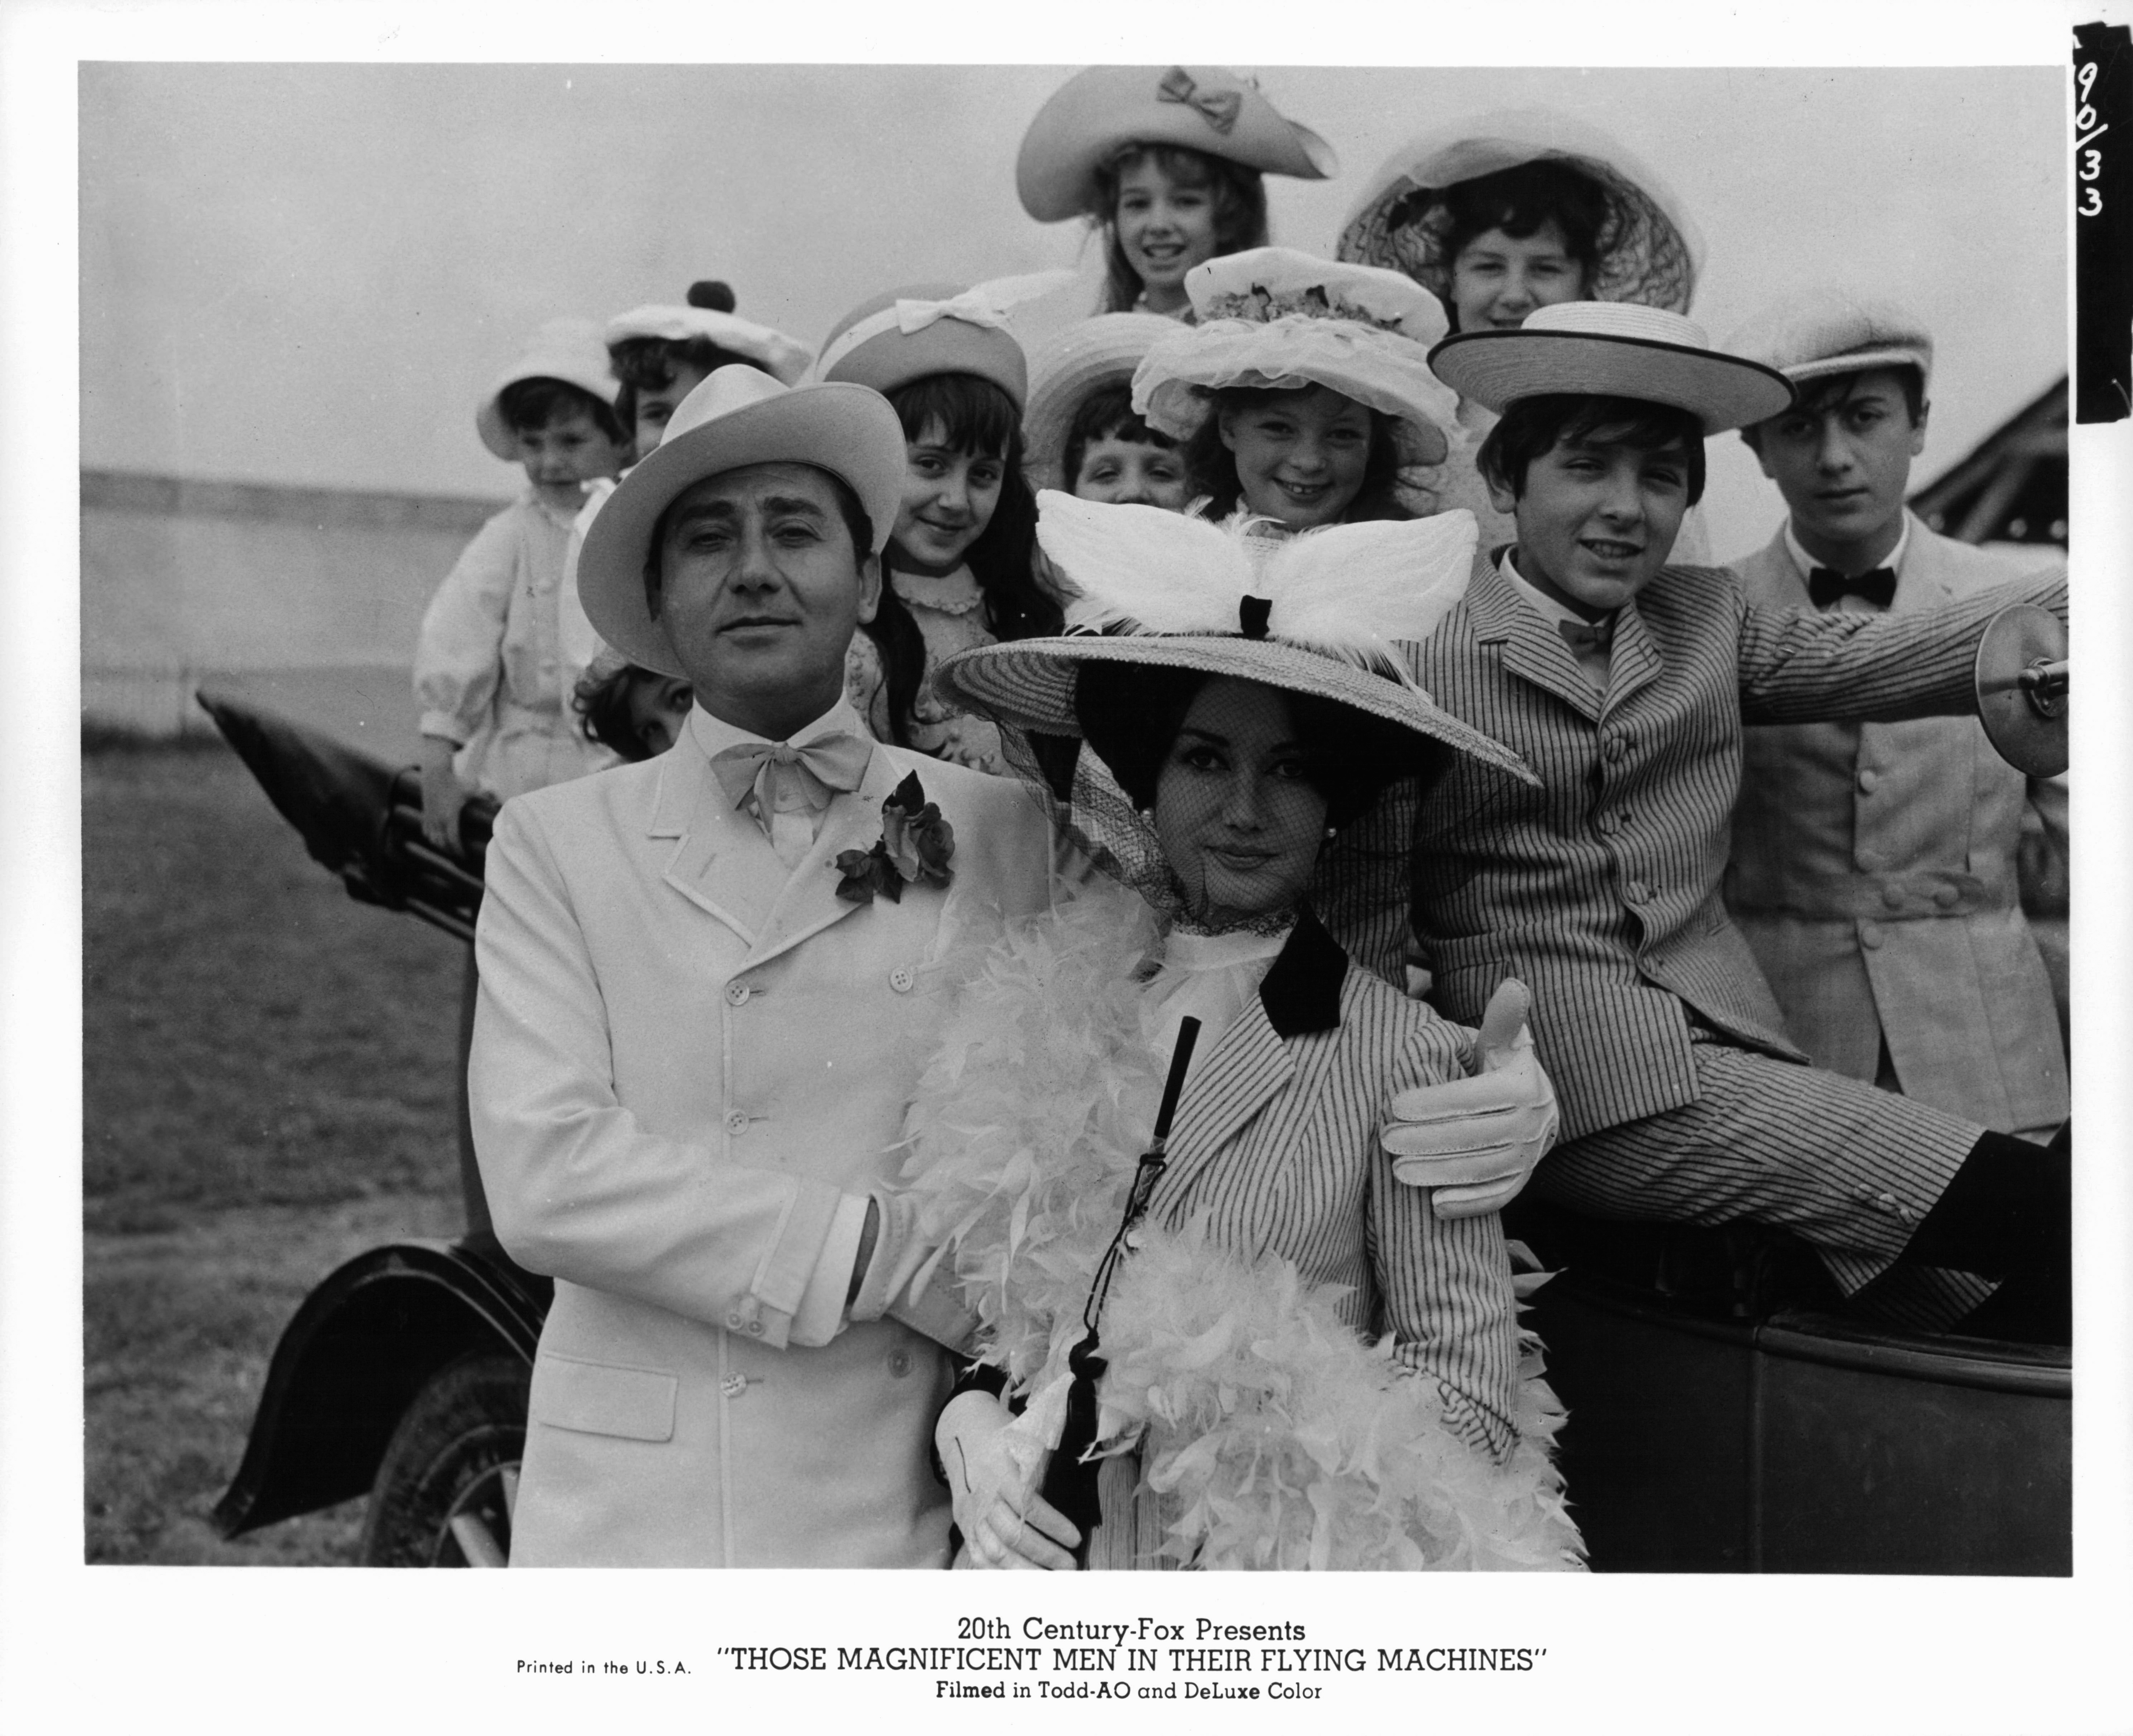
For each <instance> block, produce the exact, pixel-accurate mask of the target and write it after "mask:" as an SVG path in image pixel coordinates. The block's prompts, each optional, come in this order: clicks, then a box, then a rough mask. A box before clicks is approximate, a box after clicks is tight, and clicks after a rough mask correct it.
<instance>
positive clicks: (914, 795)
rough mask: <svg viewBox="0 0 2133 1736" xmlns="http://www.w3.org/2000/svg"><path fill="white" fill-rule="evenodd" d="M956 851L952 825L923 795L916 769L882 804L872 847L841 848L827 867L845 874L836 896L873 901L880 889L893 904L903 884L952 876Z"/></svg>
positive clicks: (941, 882) (935, 883) (947, 879)
mask: <svg viewBox="0 0 2133 1736" xmlns="http://www.w3.org/2000/svg"><path fill="white" fill-rule="evenodd" d="M954 854H956V829H955V828H954V827H953V826H951V825H949V824H948V822H947V821H946V820H943V819H942V818H941V805H940V804H939V803H938V802H932V801H927V799H926V791H925V787H924V786H922V784H921V783H920V782H919V781H918V774H917V772H912V773H911V774H910V775H909V776H908V777H906V778H905V779H904V780H903V782H902V783H900V784H898V786H896V788H895V789H894V790H893V791H890V793H889V797H888V801H885V802H884V803H883V804H882V805H881V836H880V837H879V838H877V839H875V840H874V848H873V849H870V850H840V851H839V852H838V853H837V859H836V860H835V862H834V863H831V867H833V868H835V870H836V871H837V872H838V873H840V874H841V875H843V876H844V878H843V879H841V880H840V881H839V882H837V896H838V897H840V898H845V899H849V900H850V902H852V903H854V904H871V903H873V902H874V894H875V893H877V892H879V893H880V894H881V896H882V897H884V898H886V899H888V902H890V903H891V904H899V903H901V902H903V889H904V887H907V886H910V885H912V884H915V883H921V882H922V883H923V884H925V885H927V886H946V884H947V883H948V882H950V881H951V880H952V879H954V878H956V877H955V871H954V870H953V869H951V868H950V867H949V866H948V861H949V858H951V857H952V856H953V855H954Z"/></svg>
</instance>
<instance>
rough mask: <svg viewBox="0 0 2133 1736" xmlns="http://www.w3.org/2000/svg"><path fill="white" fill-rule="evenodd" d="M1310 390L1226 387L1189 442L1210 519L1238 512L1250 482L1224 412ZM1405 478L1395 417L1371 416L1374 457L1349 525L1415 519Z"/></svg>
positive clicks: (1189, 458)
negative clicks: (1400, 487)
mask: <svg viewBox="0 0 2133 1736" xmlns="http://www.w3.org/2000/svg"><path fill="white" fill-rule="evenodd" d="M1308 389H1309V388H1308V387H1294V386H1284V387H1274V386H1225V387H1223V388H1222V389H1221V391H1219V392H1216V394H1215V402H1214V407H1213V408H1212V409H1211V411H1209V412H1208V416H1207V420H1206V421H1204V422H1202V423H1201V425H1200V426H1199V427H1198V428H1197V429H1196V430H1194V431H1193V435H1192V439H1191V440H1187V442H1186V443H1185V474H1186V477H1187V486H1188V487H1189V488H1191V489H1192V493H1195V494H1204V495H1206V496H1207V497H1208V503H1207V517H1210V518H1218V519H1219V518H1226V517H1229V516H1230V513H1232V512H1235V511H1236V509H1237V503H1238V501H1239V500H1240V499H1241V498H1243V496H1244V492H1245V488H1244V484H1243V483H1241V482H1240V481H1239V480H1238V479H1237V459H1236V454H1235V453H1233V452H1231V451H1230V449H1229V448H1228V447H1227V446H1225V445H1223V444H1222V411H1223V410H1224V409H1225V408H1228V409H1232V410H1251V409H1255V408H1256V407H1258V406H1260V405H1262V404H1270V403H1273V402H1275V401H1276V400H1277V399H1279V398H1284V397H1294V396H1296V394H1297V393H1298V392H1302V391H1307V390H1308ZM1398 482H1399V445H1398V443H1397V442H1396V441H1395V440H1394V436H1393V422H1392V418H1391V417H1390V416H1386V415H1384V414H1383V413H1382V412H1380V411H1375V410H1373V411H1371V412H1370V457H1369V459H1367V460H1366V461H1365V464H1364V467H1363V486H1362V487H1361V488H1359V489H1358V490H1357V491H1356V493H1355V498H1354V499H1353V500H1352V501H1351V502H1349V503H1348V507H1347V510H1346V511H1345V512H1342V513H1341V522H1342V523H1343V524H1361V523H1363V522H1366V521H1368V520H1372V519H1387V518H1390V519H1404V518H1412V517H1414V514H1413V512H1410V511H1408V508H1407V507H1404V506H1402V505H1401V504H1400V503H1399V495H1398V493H1396V492H1395V484H1396V483H1398Z"/></svg>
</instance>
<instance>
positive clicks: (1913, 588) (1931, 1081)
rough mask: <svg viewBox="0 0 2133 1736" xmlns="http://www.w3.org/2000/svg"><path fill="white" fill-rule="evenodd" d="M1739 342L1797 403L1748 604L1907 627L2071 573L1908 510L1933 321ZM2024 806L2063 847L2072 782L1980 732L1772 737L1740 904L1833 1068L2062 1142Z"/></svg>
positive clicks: (1738, 841) (1754, 786)
mask: <svg viewBox="0 0 2133 1736" xmlns="http://www.w3.org/2000/svg"><path fill="white" fill-rule="evenodd" d="M1731 347H1732V348H1733V349H1735V350H1736V351H1738V352H1739V353H1742V354H1744V355H1747V356H1750V357H1751V358H1754V359H1755V360H1757V361H1760V362H1763V363H1766V364H1768V365H1769V366H1770V367H1773V368H1777V369H1778V370H1779V372H1781V373H1784V376H1785V377H1787V378H1788V379H1789V380H1790V381H1791V382H1793V385H1794V388H1795V390H1796V391H1797V392H1798V394H1799V396H1798V402H1796V403H1795V404H1794V406H1793V407H1792V408H1791V409H1789V410H1788V411H1785V412H1784V414H1783V415H1781V416H1773V417H1771V418H1770V419H1769V421H1764V422H1760V423H1758V424H1756V425H1755V426H1752V427H1750V428H1748V429H1746V430H1744V432H1743V434H1742V436H1741V437H1742V438H1743V439H1744V440H1745V441H1746V442H1747V444H1748V445H1749V447H1750V450H1753V451H1754V452H1755V455H1756V458H1757V459H1759V460H1760V463H1761V464H1762V467H1763V474H1765V475H1766V476H1768V477H1769V478H1770V479H1771V480H1772V481H1773V482H1774V483H1776V484H1777V485H1778V490H1779V493H1781V494H1782V495H1783V496H1784V501H1785V505H1786V507H1787V512H1788V516H1787V518H1786V520H1785V522H1784V524H1782V525H1781V526H1779V529H1778V532H1777V535H1776V536H1774V537H1772V538H1771V540H1770V541H1769V545H1768V546H1766V547H1765V548H1763V549H1760V550H1759V551H1756V552H1755V554H1753V555H1749V556H1748V557H1747V558H1746V559H1745V560H1741V561H1739V562H1737V563H1736V570H1738V571H1739V573H1740V575H1741V582H1742V584H1743V585H1744V587H1745V589H1746V591H1747V594H1748V600H1749V602H1750V603H1751V604H1762V605H1764V606H1765V607H1767V608H1784V609H1807V608H1815V609H1818V610H1821V611H1822V612H1823V613H1830V612H1832V611H1835V612H1844V613H1868V614H1874V613H1895V614H1903V613H1916V612H1923V611H1928V610H1933V609H1938V608H1945V607H1946V606H1947V605H1948V604H1950V603H1952V602H1954V601H1956V600H1957V599H1960V598H1963V597H1967V596H1969V595H1970V594H1972V593H1973V592H1975V591H1978V590H1981V589H1986V588H1988V587H1991V586H1994V585H1998V584H2005V583H2007V582H2008V581H2009V580H2010V579H2018V578H2021V577H2023V576H2025V575H2028V574H2029V573H2031V572H2034V571H2037V570H2040V569H2042V568H2044V567H2045V566H2048V565H2054V564H2055V563H2054V562H2051V561H2049V560H2027V561H2025V560H2020V559H2018V558H2015V557H2010V556H2008V555H1994V554H1988V553H1986V551H1982V550H1980V549H1976V548H1972V546H1970V545H1968V544H1967V543H1961V542H1957V541H1954V540H1953V539H1952V538H1950V537H1947V536H1939V535H1937V534H1936V533H1935V532H1934V531H1932V530H1930V529H1928V527H1926V526H1925V525H1924V524H1923V523H1922V522H1919V519H1918V518H1917V517H1916V516H1915V515H1914V514H1913V513H1911V512H1909V511H1908V510H1907V509H1906V508H1905V507H1904V497H1905V495H1906V494H1907V493H1908V492H1909V483H1910V470H1911V460H1912V459H1914V457H1915V456H1917V454H1918V453H1919V450H1921V449H1922V448H1923V446H1924V443H1925V434H1926V415H1927V410H1928V405H1927V398H1926V392H1927V387H1928V382H1929V379H1930V376H1931V373H1932V368H1933V339H1932V337H1931V335H1930V334H1928V331H1927V330H1926V328H1925V326H1924V323H1923V322H1922V321H1921V320H1919V319H1918V318H1917V317H1916V316H1915V315H1913V314H1911V313H1910V312H1909V311H1908V310H1904V309H1903V308H1901V307H1898V306H1896V305H1893V304H1891V303H1888V302H1885V301H1871V300H1867V299H1864V298H1861V297H1859V296H1853V295H1851V294H1849V293H1847V292H1844V291H1833V290H1825V291H1816V292H1813V293H1811V294H1808V295H1804V296H1795V297H1793V298H1791V299H1789V300H1788V301H1784V302H1783V303H1780V304H1778V305H1774V306H1772V307H1771V308H1769V309H1768V310H1765V312H1764V313H1762V314H1761V315H1759V316H1758V317H1757V318H1756V319H1755V320H1753V321H1751V322H1750V324H1749V325H1747V326H1746V327H1745V328H1744V329H1742V330H1741V332H1739V333H1737V334H1736V335H1735V337H1734V339H1733V341H1732V345H1731ZM2025 806H2034V808H2035V809H2036V810H2037V812H2038V815H2039V818H2040V819H2041V820H2043V822H2044V830H2045V832H2046V834H2047V836H2048V837H2049V839H2050V841H2051V843H2052V844H2053V845H2054V847H2055V848H2057V849H2058V850H2059V851H2060V852H2061V854H2062V856H2063V854H2064V850H2065V846H2066V791H2065V787H2064V786H2063V783H2061V782H2059V781H2044V780H2032V779H2029V778H2025V777H2024V776H2023V774H2022V773H2021V772H2017V771H2016V770H2015V768H2014V767H2011V766H2010V765H2008V764H2007V763H2006V762H2005V761H2004V760H2002V759H2001V757H2000V756H1999V755H1998V754H1997V753H1995V752H1994V751H1993V748H1992V746H1991V743H1990V742H1989V741H1987V740H1986V736H1985V732H1984V730H1983V729H1982V728H1981V726H1980V725H1979V724H1978V723H1977V720H1976V719H1973V718H1962V717H1943V718H1917V719H1912V720H1910V721H1909V722H1906V723H1897V724H1777V725H1769V726H1765V727H1762V728H1757V729H1749V730H1748V731H1746V732H1745V738H1744V747H1743V765H1742V770H1741V796H1740V800H1739V802H1738V804H1737V805H1736V807H1735V808H1734V810H1733V854H1732V863H1731V867H1730V868H1728V869H1727V871H1726V903H1727V906H1729V908H1730V909H1731V911H1732V913H1733V916H1734V920H1735V921H1736V922H1737V923H1738V924H1739V925H1740V928H1741V933H1742V934H1743V935H1745V936H1746V938H1747V940H1748V944H1749V945H1750V948H1752V949H1753V950H1754V952H1755V959H1756V962H1757V963H1758V964H1760V965H1761V966H1762V968H1763V974H1765V976H1766V977H1767V978H1769V983H1770V987H1771V988H1772V989H1773V990H1774V991H1775V993H1776V995H1777V998H1778V1003H1779V1006H1780V1007H1782V1008H1783V1009H1784V1016H1785V1024H1786V1027H1787V1028H1788V1029H1789V1032H1790V1033H1791V1035H1792V1037H1793V1039H1794V1041H1795V1042H1797V1043H1798V1045H1799V1046H1801V1047H1802V1048H1803V1049H1804V1050H1805V1051H1807V1053H1808V1056H1810V1057H1812V1058H1813V1061H1814V1063H1815V1065H1818V1066H1821V1067H1827V1068H1828V1069H1830V1070H1832V1071H1833V1072H1837V1073H1844V1074H1848V1075H1851V1077H1852V1078H1854V1079H1861V1080H1872V1081H1873V1082H1875V1084H1880V1085H1881V1086H1883V1087H1884V1088H1885V1089H1890V1090H1892V1091H1900V1092H1902V1093H1903V1094H1905V1095H1906V1096H1910V1097H1915V1098H1918V1099H1921V1100H1922V1101H1924V1102H1926V1103H1928V1104H1933V1106H1934V1107H1935V1108H1942V1109H1947V1110H1949V1111H1951V1112H1952V1113H1956V1114H1958V1115H1962V1116H1964V1117H1967V1118H1969V1119H1971V1120H1973V1121H1977V1122H1979V1123H1982V1124H1983V1125H1984V1126H1986V1127H1989V1128H1996V1129H1998V1130H1999V1131H2001V1132H2010V1133H2017V1134H2020V1135H2021V1136H2023V1137H2025V1138H2029V1139H2034V1140H2039V1141H2041V1140H2044V1139H2048V1138H2049V1137H2051V1135H2052V1133H2053V1132H2054V1129H2056V1128H2058V1126H2059V1124H2060V1123H2062V1122H2063V1121H2064V1120H2065V1119H2066V1115H2067V1070H2066V1060H2065V1056H2064V1051H2063V1048H2062V1046H2061V1040H2060V1033H2059V1026H2058V1015H2057V1012H2056V1011H2055V1008H2054V1003H2053V997H2052V988H2051V980H2050V978H2049V974H2048V973H2047V971H2046V969H2045V966H2044V959H2043V957H2042V955H2040V954H2039V951H2038V949H2037V943H2036V939H2035V936H2034V935H2033V934H2032V933H2031V932H2030V930H2029V925H2028V923H2027V922H2026V921H2025V919H2024V917H2023V915H2022V909H2021V904H2020V898H2019V897H2018V889H2017V887H2016V877H2015V865H2016V857H2017V853H2018V850H2019V847H2020V837H2021V825H2022V815H2023V810H2024V809H2025Z"/></svg>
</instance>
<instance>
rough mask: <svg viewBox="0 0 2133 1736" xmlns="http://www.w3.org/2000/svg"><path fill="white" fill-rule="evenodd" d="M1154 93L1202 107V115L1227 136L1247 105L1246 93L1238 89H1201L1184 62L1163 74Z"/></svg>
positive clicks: (1160, 98) (1162, 98) (1161, 98)
mask: <svg viewBox="0 0 2133 1736" xmlns="http://www.w3.org/2000/svg"><path fill="white" fill-rule="evenodd" d="M1155 94H1156V99H1157V100H1158V101H1159V102H1164V103H1189V104H1190V105H1191V106H1192V108H1195V109H1197V110H1198V111H1199V114H1200V118H1201V119H1202V120H1203V121H1205V122H1206V123H1207V124H1208V125H1209V126H1211V127H1213V128H1214V129H1215V130H1216V132H1219V133H1221V134H1222V135H1223V136H1224V137H1228V135H1229V132H1230V128H1232V127H1235V125H1236V124H1237V112H1238V110H1240V108H1243V107H1244V106H1245V99H1244V97H1243V96H1242V95H1241V94H1240V93H1239V92H1237V91H1234V90H1202V89H1201V88H1200V87H1199V86H1198V85H1197V84H1194V83H1193V82H1192V74H1191V73H1189V72H1187V70H1185V69H1184V68H1183V67H1182V66H1173V67H1172V68H1171V69H1170V70H1169V71H1168V72H1166V73H1165V74H1163V77H1162V79H1160V80H1159V81H1158V83H1157V84H1156V87H1155Z"/></svg>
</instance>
